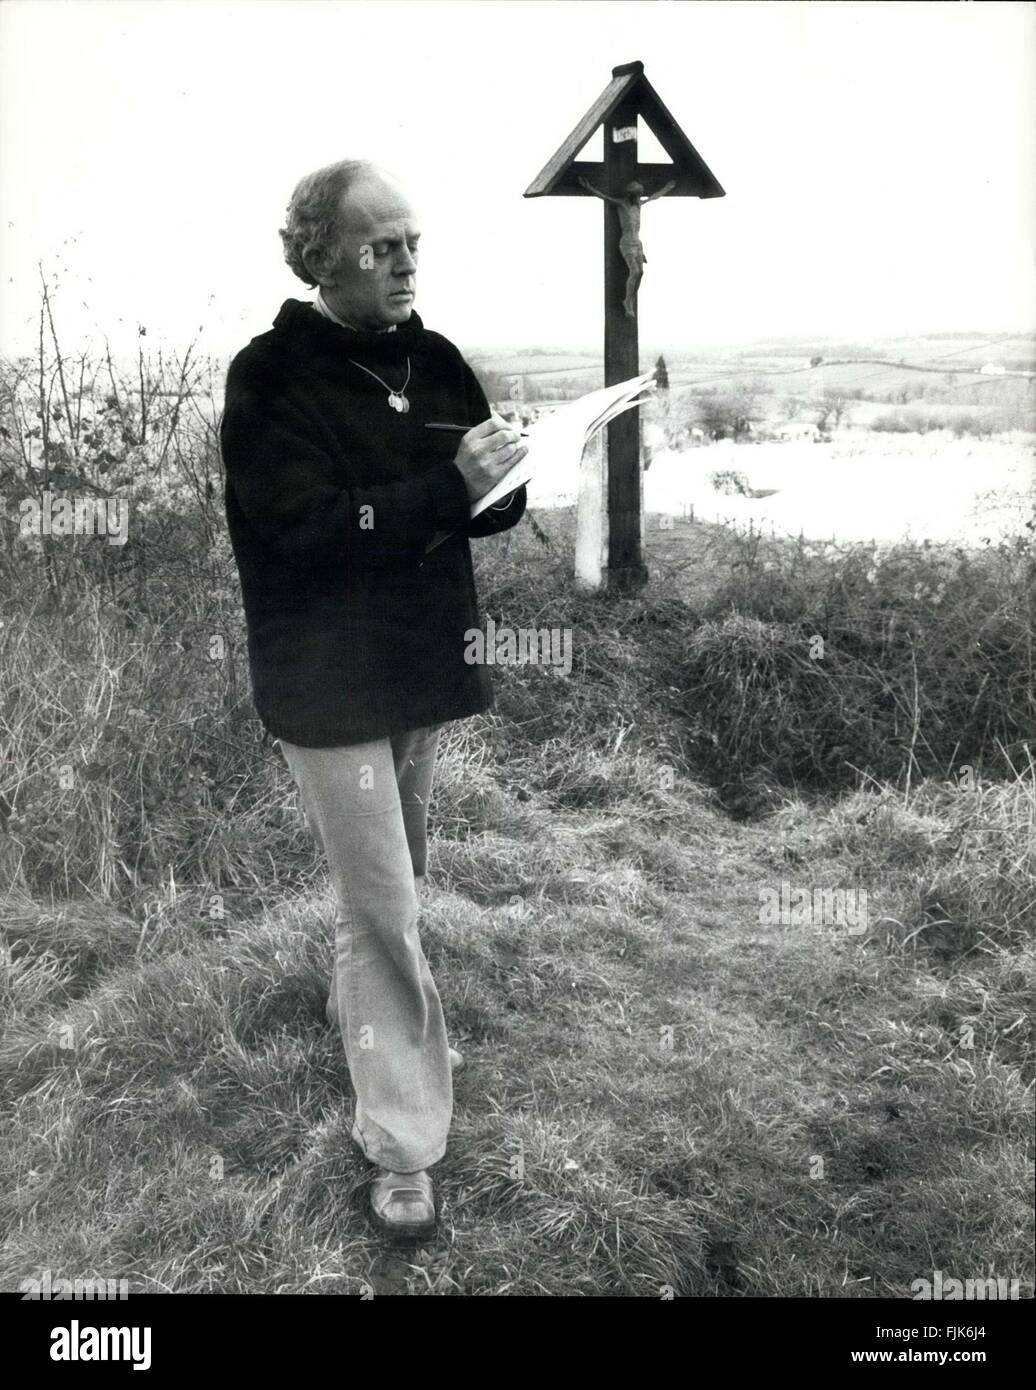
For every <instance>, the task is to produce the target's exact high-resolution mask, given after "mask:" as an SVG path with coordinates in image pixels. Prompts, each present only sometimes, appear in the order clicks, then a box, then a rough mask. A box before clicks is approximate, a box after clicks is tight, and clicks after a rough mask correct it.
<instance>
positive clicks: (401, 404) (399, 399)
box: [349, 357, 410, 415]
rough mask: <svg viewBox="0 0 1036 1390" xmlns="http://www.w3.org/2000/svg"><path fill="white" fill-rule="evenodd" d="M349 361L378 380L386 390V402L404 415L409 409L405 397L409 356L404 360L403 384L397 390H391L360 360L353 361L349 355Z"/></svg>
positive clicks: (408, 374)
mask: <svg viewBox="0 0 1036 1390" xmlns="http://www.w3.org/2000/svg"><path fill="white" fill-rule="evenodd" d="M349 361H350V362H352V364H353V366H354V367H359V369H360V371H361V372H366V373H367V375H368V376H372V377H373V378H374V380H375V381H377V382H379V383H380V384H381V385H382V386H384V388H385V390H386V391H387V392H388V403H389V405H390V406H391V407H392V409H393V410H398V411H399V413H400V414H401V415H405V414H406V413H407V411H408V410H409V409H410V402H409V401H408V400H407V398H406V388H407V387H408V386H409V385H410V358H409V357H408V358H407V360H406V381H404V382H403V385H402V386H401V387H400V388H399V390H398V391H393V389H392V387H391V386H390V385H389V384H388V382H387V381H382V380H381V377H380V376H378V374H377V373H376V372H372V371H371V370H370V369H369V368H368V367H365V366H364V365H363V363H362V362H353V359H352V358H351V357H350V358H349Z"/></svg>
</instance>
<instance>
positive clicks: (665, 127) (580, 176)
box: [524, 63, 724, 590]
mask: <svg viewBox="0 0 1036 1390" xmlns="http://www.w3.org/2000/svg"><path fill="white" fill-rule="evenodd" d="M638 119H642V120H643V121H644V123H645V124H646V125H647V126H648V128H649V129H650V130H651V132H652V133H653V134H654V136H655V138H656V139H657V140H658V142H659V144H660V145H661V146H662V148H663V150H664V151H665V152H666V154H667V155H668V156H669V158H670V159H671V160H672V163H671V164H641V163H640V162H639V161H638V159H637V122H638ZM599 126H601V127H603V135H604V159H603V162H602V163H600V164H598V163H594V162H591V161H586V160H580V159H578V158H577V155H578V154H579V151H580V150H581V149H582V148H583V146H584V145H585V144H586V143H587V141H588V140H589V139H590V137H591V136H592V135H593V133H594V131H595V130H597V128H598V127H599ZM524 196H525V197H526V198H543V197H569V198H571V197H575V198H579V197H584V198H589V197H596V198H600V199H602V200H603V206H604V384H605V386H612V385H614V384H615V383H616V382H619V381H626V380H628V379H629V378H630V377H634V376H637V375H638V374H639V372H640V347H639V341H638V334H637V292H638V289H639V286H640V282H641V277H642V275H643V273H644V265H645V263H646V261H647V257H646V256H645V255H644V248H643V245H642V243H641V240H640V214H641V207H642V205H643V204H644V203H647V202H651V201H653V200H654V199H656V198H661V197H676V198H722V197H723V196H724V190H723V189H722V188H721V187H720V185H719V183H718V182H717V180H716V178H715V176H714V175H713V173H712V171H711V170H710V169H709V168H708V166H707V165H706V163H705V161H704V160H703V159H702V157H701V156H700V155H699V154H698V152H697V150H696V149H695V148H694V146H693V145H692V144H691V142H690V141H689V140H688V139H687V136H686V135H685V134H684V133H683V131H682V130H681V129H680V127H679V126H678V125H677V123H676V121H675V120H674V119H673V117H672V115H671V114H670V112H669V111H668V110H667V109H666V107H665V105H664V104H663V102H662V99H661V97H660V96H659V95H658V93H657V92H656V91H655V89H654V87H652V85H651V83H650V82H649V81H648V80H647V78H646V77H645V76H644V64H643V63H623V64H622V65H621V66H619V67H616V68H612V80H611V82H610V83H609V84H608V86H607V87H606V88H605V89H604V91H603V92H602V93H601V95H600V96H599V97H598V98H597V100H596V101H595V102H594V104H593V105H592V106H591V107H590V109H589V110H588V111H587V112H586V114H585V115H584V116H583V118H582V120H581V121H580V122H579V124H578V125H577V126H576V127H575V129H574V130H573V131H572V133H571V134H570V135H569V136H568V138H567V139H566V140H565V141H564V142H563V143H562V144H561V145H560V146H559V148H558V149H557V150H556V151H555V152H554V154H553V155H552V156H551V158H550V160H549V161H548V162H547V164H546V165H545V166H544V167H543V169H541V170H540V172H539V174H537V176H536V178H535V179H533V181H532V183H531V184H530V185H529V187H528V188H527V189H526V190H525V194H524ZM607 429H608V470H607V503H608V506H607V533H608V552H607V553H608V562H607V577H608V586H609V588H611V589H616V590H623V589H631V588H632V589H636V588H640V587H641V586H642V585H643V584H644V583H646V581H647V568H646V566H645V564H644V556H643V544H644V541H643V531H644V519H643V508H642V505H641V499H642V480H641V468H640V419H639V411H637V410H628V411H626V412H625V414H623V415H620V416H618V418H617V419H615V420H613V421H612V423H611V424H610V425H608V427H607ZM580 507H581V511H582V507H583V497H582V494H581V503H580ZM583 520H584V518H583V517H582V516H581V517H580V521H581V522H582V521H583Z"/></svg>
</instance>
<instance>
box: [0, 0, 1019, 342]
mask: <svg viewBox="0 0 1036 1390" xmlns="http://www.w3.org/2000/svg"><path fill="white" fill-rule="evenodd" d="M633 59H641V60H642V61H643V62H644V65H645V69H646V72H647V76H648V78H649V79H650V80H651V82H652V84H653V85H654V86H655V88H656V90H657V91H658V92H659V94H660V96H661V97H662V99H663V101H665V103H666V104H667V105H668V107H669V109H670V110H671V111H672V112H673V114H674V116H675V117H676V119H677V120H678V121H679V122H680V123H681V125H682V126H683V129H684V130H685V132H686V133H687V135H688V137H689V138H690V140H691V142H692V143H693V144H694V145H695V146H696V148H697V149H698V151H699V153H700V154H701V155H702V157H703V158H704V159H705V161H706V163H707V164H708V165H709V167H710V168H711V169H712V171H713V172H714V174H715V175H716V177H717V178H718V179H719V181H720V183H721V184H722V185H723V186H724V188H725V189H726V191H727V196H726V197H725V198H720V199H711V200H704V201H702V200H698V199H694V198H680V199H669V200H661V201H660V202H657V203H653V204H652V205H651V206H650V207H649V208H647V209H646V211H645V214H644V228H643V234H644V243H645V249H646V252H647V256H648V266H647V271H646V274H645V278H644V283H643V286H642V289H641V294H640V323H641V342H642V344H659V345H677V344H680V343H681V342H683V343H690V342H695V341H706V340H712V341H723V340H728V339H737V338H746V337H757V336H766V335H780V334H800V333H806V334H809V333H814V334H818V335H820V334H825V335H837V336H845V337H848V338H852V337H853V336H854V335H865V334H898V333H915V332H921V331H924V330H931V331H940V330H953V329H972V328H978V329H986V330H989V331H1005V332H1006V331H1011V330H1013V329H1017V330H1026V329H1028V328H1029V327H1030V326H1031V325H1032V324H1033V321H1034V314H1033V307H1034V299H1036V295H1034V291H1036V180H1034V179H1033V172H1034V170H1036V120H1034V115H1036V110H1034V108H1036V6H1034V5H1032V4H1028V3H1008V4H979V3H952V0H949V2H948V3H940V2H939V0H936V2H935V3H921V4H914V3H856V0H845V2H844V3H832V2H831V0H795V2H794V3H772V4H771V3H755V0H724V3H708V2H703V3H686V4H680V3H665V0H642V2H641V3H631V2H630V0H615V3H605V4H601V3H559V0H518V3H505V0H482V2H481V3H453V2H452V0H450V2H449V3H438V2H437V0H418V2H417V3H395V2H394V0H357V2H356V3H348V2H342V0H3V3H2V4H0V288H2V295H0V348H2V349H3V350H5V351H17V350H22V349H23V348H25V347H27V346H31V341H32V337H33V335H34V333H35V314H36V312H37V300H36V288H37V283H38V281H37V270H36V263H37V260H38V259H39V258H41V257H42V258H43V259H44V261H45V263H46V264H47V266H48V267H51V268H52V269H54V270H60V272H61V279H62V288H61V293H60V296H59V299H58V301H57V308H58V313H59V319H60V324H61V326H62V328H63V330H64V331H65V332H67V334H68V337H69V338H70V339H75V340H76V341H77V342H78V341H80V340H81V338H82V336H83V335H85V334H86V333H88V332H90V331H93V332H95V333H96V332H98V331H101V332H105V333H107V334H108V335H109V336H110V337H111V338H112V340H113V345H114V346H115V347H116V348H117V349H121V348H122V347H124V346H130V345H132V344H133V342H134V341H135V324H136V323H137V322H140V323H143V324H146V325H147V329H148V339H149V341H150V342H151V343H152V344H155V343H156V342H160V343H163V344H172V345H183V344H185V343H186V342H187V341H188V340H189V339H190V338H191V337H193V336H195V335H196V333H197V330H198V328H199V326H200V325H204V332H203V334H202V339H201V341H202V343H203V344H207V346H208V347H209V349H210V350H211V351H213V352H218V353H221V354H222V353H225V352H229V351H232V350H234V349H236V348H237V347H239V346H241V345H243V343H244V342H245V341H247V339H248V338H249V337H251V336H252V335H253V334H254V333H258V332H262V331H264V330H265V329H266V328H267V327H268V326H269V324H270V321H271V320H272V318H273V316H274V314H275V313H276V311H277V309H278V308H279V306H280V304H281V303H282V301H283V300H284V299H286V298H288V297H289V296H296V297H302V298H305V297H308V291H307V290H306V289H305V287H304V286H303V285H302V283H301V282H300V281H297V280H296V279H295V278H294V277H293V276H292V275H291V273H290V271H289V270H288V269H287V267H286V266H285V265H284V264H283V261H282V260H281V252H280V241H279V238H278V236H277V228H278V227H279V226H280V225H281V223H282V214H283V211H284V207H285V204H286V203H287V200H288V196H289V194H290V192H291V189H292V186H293V185H294V183H295V181H296V180H297V179H298V178H299V177H300V176H301V175H302V174H303V173H305V172H307V171H309V170H310V169H313V168H315V167H317V166H319V165H322V164H325V163H329V162H330V161H332V160H335V159H340V158H370V159H375V160H379V161H381V162H383V163H384V164H385V165H386V166H387V167H388V168H390V169H391V170H393V171H394V172H395V173H396V174H397V175H398V176H399V177H400V178H401V179H403V181H404V182H405V184H406V185H407V186H408V188H409V189H410V191H411V194H412V196H413V197H414V198H415V201H416V203H417V206H418V209H419V211H420V214H421V218H422V229H423V232H424V236H423V240H422V262H421V271H420V274H419V278H418V300H417V308H418V311H419V312H420V313H421V315H422V317H423V318H424V320H425V322H426V323H427V324H428V325H429V326H430V327H434V328H437V329H439V330H440V331H441V332H444V333H446V334H447V335H448V336H449V337H451V338H453V339H454V340H455V341H456V342H457V343H458V344H459V345H461V346H462V347H468V348H471V347H475V346H480V345H504V344H515V345H528V346H533V345H539V344H542V345H544V346H554V345H568V344H573V345H576V344H586V345H589V346H591V347H597V346H598V345H599V344H600V340H601V331H602V309H601V297H602V265H601V263H602V232H601V221H602V214H601V211H600V205H599V204H597V203H596V202H594V203H591V202H590V200H588V199H577V198H539V199H523V198H522V196H521V194H522V192H523V190H524V189H525V187H526V186H527V185H528V183H529V182H530V181H531V180H532V178H533V177H534V175H535V174H536V173H537V172H538V171H539V169H540V168H541V167H542V165H543V164H544V163H546V161H547V159H548V157H549V156H550V155H551V154H552V153H553V151H554V150H555V148H556V147H557V146H558V145H559V144H560V143H561V140H562V139H563V138H564V137H565V136H566V135H567V134H568V132H569V130H570V129H571V128H572V127H573V126H574V125H575V123H576V121H577V120H578V118H579V117H580V116H581V115H582V113H583V112H584V110H585V109H586V108H587V107H588V106H589V105H590V103H591V102H592V101H593V100H594V99H595V98H596V97H597V95H598V94H599V92H600V91H601V90H602V89H603V88H604V86H605V85H606V84H607V82H608V80H609V79H610V75H611V69H612V67H613V66H614V65H616V64H618V63H624V62H630V61H632V60H633ZM641 155H642V157H643V158H649V157H650V156H649V153H648V151H647V149H646V148H645V146H644V145H643V143H642V146H641ZM84 301H85V303H86V306H87V307H86V308H84V307H83V302H84Z"/></svg>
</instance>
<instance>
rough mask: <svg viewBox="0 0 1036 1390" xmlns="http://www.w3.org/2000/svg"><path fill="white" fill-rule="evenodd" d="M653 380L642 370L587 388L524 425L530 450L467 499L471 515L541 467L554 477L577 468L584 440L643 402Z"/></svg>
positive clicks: (497, 499)
mask: <svg viewBox="0 0 1036 1390" xmlns="http://www.w3.org/2000/svg"><path fill="white" fill-rule="evenodd" d="M654 380H655V374H654V372H653V371H651V372H644V373H642V374H641V375H640V376H635V377H631V378H630V379H629V380H628V381H620V382H617V383H616V384H615V385H614V386H605V387H603V388H602V389H601V390H599V391H591V392H589V394H588V395H585V396H580V398H579V399H578V400H576V401H569V402H567V403H566V404H565V405H562V406H559V407H558V408H557V410H552V411H551V412H550V414H549V415H543V416H541V417H540V419H539V420H535V421H533V423H532V424H531V425H530V426H529V427H528V430H527V438H526V441H525V443H526V447H527V448H528V451H529V452H528V453H527V454H526V456H525V458H523V459H522V461H521V462H520V463H517V464H515V466H514V467H513V468H512V469H511V470H510V471H509V472H507V473H505V474H504V476H503V477H502V478H501V479H500V481H499V482H498V483H496V484H495V485H494V486H493V487H491V488H490V490H489V491H488V492H487V493H485V495H484V496H482V497H480V498H479V499H478V501H477V502H473V503H472V506H471V515H472V518H474V517H476V516H478V515H479V514H480V513H481V512H484V511H485V509H486V508H487V507H491V506H493V505H494V503H496V502H499V501H500V500H501V499H502V498H504V497H506V496H507V494H508V493H510V492H513V491H514V490H515V488H517V487H521V485H522V484H523V483H528V482H530V481H531V479H532V477H533V475H534V474H536V473H539V472H540V471H541V470H548V469H549V470H550V471H551V473H553V474H556V476H558V477H567V476H568V475H569V474H570V473H571V474H575V473H577V472H578V469H579V460H580V459H581V458H582V456H583V450H584V448H585V447H586V444H587V441H588V440H589V439H591V438H592V437H593V435H594V434H596V432H597V431H598V430H599V429H601V428H603V426H604V425H606V424H607V423H608V421H609V420H613V419H614V418H615V417H616V415H621V414H622V412H623V411H625V410H632V408H633V407H634V406H636V405H641V404H643V402H644V400H645V399H646V398H647V395H648V394H649V393H650V390H651V388H652V386H653V385H654Z"/></svg>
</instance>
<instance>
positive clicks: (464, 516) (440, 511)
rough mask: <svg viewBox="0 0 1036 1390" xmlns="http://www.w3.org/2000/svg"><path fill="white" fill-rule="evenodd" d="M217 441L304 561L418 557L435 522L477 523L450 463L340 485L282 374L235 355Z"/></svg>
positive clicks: (273, 537) (250, 509)
mask: <svg viewBox="0 0 1036 1390" xmlns="http://www.w3.org/2000/svg"><path fill="white" fill-rule="evenodd" d="M220 444H221V449H222V453H223V462H224V465H225V468H226V476H227V483H226V486H227V494H228V497H227V503H228V507H229V506H230V504H231V499H230V494H232V495H233V500H234V501H235V502H236V504H237V506H238V508H239V509H240V511H241V513H243V515H244V516H245V518H246V519H247V521H248V522H249V524H250V525H251V526H252V527H253V528H254V530H255V531H256V532H257V533H258V535H259V536H260V538H261V539H262V540H263V541H264V542H265V544H267V545H268V546H269V547H270V549H271V550H272V551H273V552H274V553H275V554H276V555H277V556H278V557H279V558H281V559H282V560H284V561H286V562H288V563H289V564H292V565H297V566H300V567H304V568H311V567H318V568H324V567H345V568H347V569H355V570H384V569H408V568H414V567H416V566H418V565H419V564H420V563H421V561H422V559H423V557H424V552H425V547H426V546H427V544H428V542H429V541H430V540H431V538H432V536H433V534H434V533H435V532H436V531H437V530H445V531H458V530H460V531H463V530H464V528H465V527H466V526H467V525H468V524H469V523H470V510H471V509H470V505H469V503H468V494H467V488H466V487H465V485H464V479H463V477H462V476H461V473H460V470H459V469H458V468H457V467H456V466H455V465H454V464H453V463H452V462H451V463H444V464H440V465H438V466H437V467H435V468H433V469H431V470H429V471H428V472H427V473H425V474H423V475H421V476H417V477H413V478H405V479H402V480H400V481H398V482H392V483H385V484H378V485H372V486H365V487H346V488H343V487H341V486H340V484H339V482H338V479H339V478H340V476H341V475H340V473H339V472H338V470H336V468H335V460H334V457H333V455H332V453H331V452H330V450H329V449H328V447H327V445H326V442H325V441H324V440H323V439H322V438H321V437H320V434H319V431H318V430H317V429H316V427H315V426H314V424H313V422H312V421H311V420H309V419H308V418H307V416H306V414H305V412H304V411H303V410H302V409H301V408H300V407H299V406H298V405H297V404H296V403H295V402H294V401H293V400H292V399H291V396H290V392H289V391H288V390H287V389H285V388H284V387H283V386H280V387H279V383H278V381H277V379H276V375H274V374H267V373H264V372H262V371H259V370H257V369H256V367H255V365H254V364H250V363H242V362H240V361H239V360H238V359H235V361H234V362H233V363H231V366H230V370H229V372H228V374H227V388H226V401H225V407H224V412H223V419H222V422H221V425H220Z"/></svg>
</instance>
